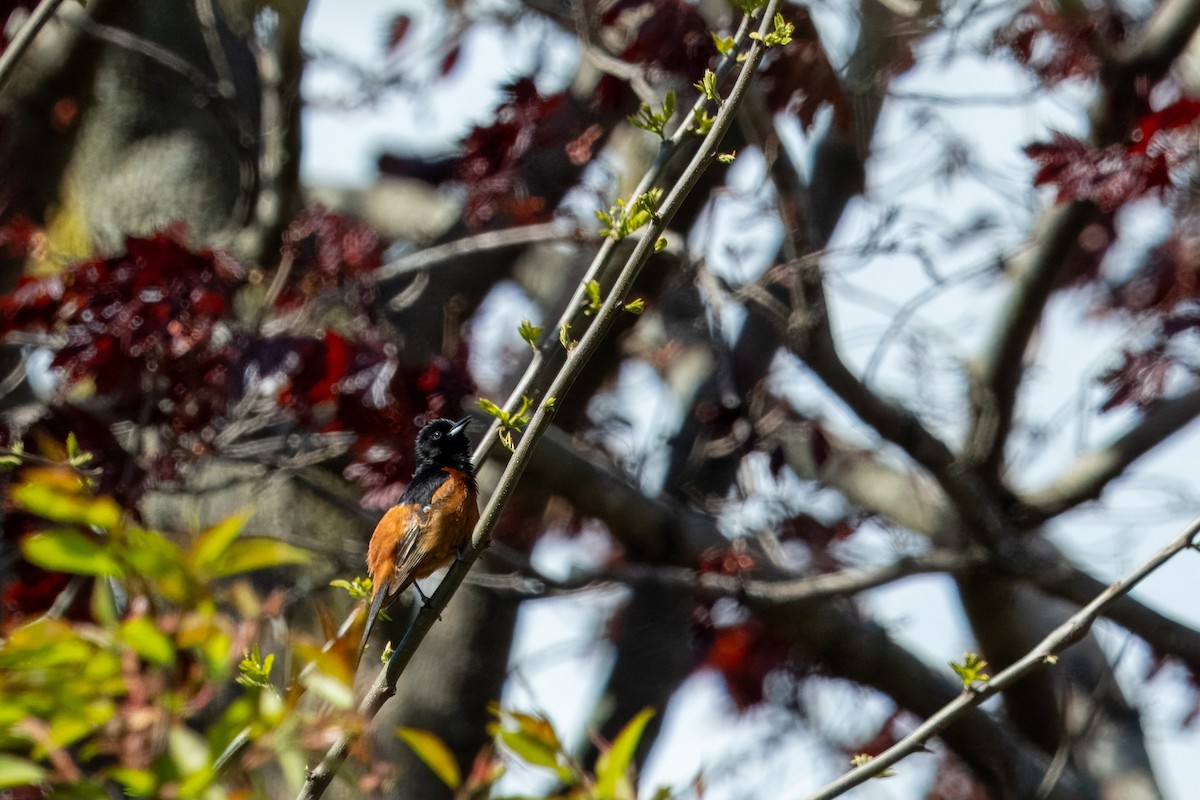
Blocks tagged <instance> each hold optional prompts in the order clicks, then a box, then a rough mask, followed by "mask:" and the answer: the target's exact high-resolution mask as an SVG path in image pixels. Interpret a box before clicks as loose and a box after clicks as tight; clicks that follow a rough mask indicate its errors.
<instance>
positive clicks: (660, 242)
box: [654, 236, 667, 253]
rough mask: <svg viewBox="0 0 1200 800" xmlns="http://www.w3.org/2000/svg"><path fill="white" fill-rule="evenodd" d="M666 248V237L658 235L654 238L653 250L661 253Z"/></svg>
mask: <svg viewBox="0 0 1200 800" xmlns="http://www.w3.org/2000/svg"><path fill="white" fill-rule="evenodd" d="M666 249H667V237H665V236H660V237H658V238H657V239H655V240H654V252H656V253H661V252H662V251H663V250H666Z"/></svg>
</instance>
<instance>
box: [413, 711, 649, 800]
mask: <svg viewBox="0 0 1200 800" xmlns="http://www.w3.org/2000/svg"><path fill="white" fill-rule="evenodd" d="M492 713H493V715H494V716H495V717H496V721H495V722H493V723H492V724H491V725H489V726H488V733H489V735H491V737H492V739H493V743H492V744H489V745H488V746H487V747H486V748H485V749H484V752H483V753H481V754H480V756H479V758H477V759H476V761H475V769H474V771H473V772H472V774H471V775H470V776H469V777H468V778H467V779H466V780H465V781H464V779H463V776H462V773H461V772H460V770H459V768H458V765H457V763H456V762H455V760H454V756H453V754H452V753H451V752H450V749H449V748H448V747H446V745H445V743H444V742H442V740H441V739H439V738H438V737H437V736H436V735H434V734H432V733H430V732H429V731H424V730H418V729H415V728H400V729H399V730H397V731H396V735H397V736H398V737H399V738H400V739H401V740H402V741H404V743H405V744H407V745H408V746H409V747H410V748H411V749H412V751H413V753H414V754H415V755H416V756H417V757H418V758H419V759H420V760H421V761H422V762H423V763H424V764H425V765H426V766H427V767H429V769H430V770H432V771H433V773H434V774H435V775H436V776H437V777H438V779H439V780H441V782H442V783H444V784H445V785H446V786H447V787H448V788H449V789H450V790H451V791H453V792H454V796H455V798H474V797H485V796H489V795H488V791H489V789H490V788H491V786H492V785H493V784H494V783H495V782H496V781H498V780H499V779H500V777H501V776H503V775H504V773H505V772H506V771H507V769H508V766H509V765H510V764H512V763H519V764H522V765H524V766H526V767H532V768H534V769H537V770H543V771H546V772H549V773H550V774H551V775H552V776H553V777H554V779H555V781H556V782H557V783H558V784H559V785H560V786H561V787H562V788H561V790H560V791H559V792H558V793H556V794H554V795H552V796H551V797H550V798H548V800H636V798H637V796H638V794H637V784H636V780H635V778H634V774H633V773H634V756H635V754H636V753H637V748H638V743H639V742H641V740H642V735H643V734H644V733H645V730H646V724H647V723H648V722H649V721H650V719H651V718H652V717H653V716H654V711H653V710H652V709H649V708H647V709H643V710H642V711H640V712H638V714H637V715H635V716H634V718H633V719H632V720H630V721H629V722H628V723H627V724H626V725H625V727H624V728H622V729H621V732H620V733H618V734H617V736H616V738H615V739H613V741H612V743H611V744H610V745H608V746H607V747H606V748H602V752H601V753H600V756H599V758H597V759H596V768H595V770H594V771H592V772H589V771H588V770H586V769H585V768H584V767H583V766H582V765H581V764H580V763H579V760H578V759H577V758H575V757H574V756H573V755H571V753H570V752H569V751H568V750H567V748H566V746H565V745H564V744H563V742H562V739H561V738H560V737H559V735H558V732H557V731H556V730H555V729H554V725H553V724H552V723H551V722H550V720H548V719H547V718H546V717H544V716H542V715H540V714H528V713H524V712H519V711H509V710H505V709H501V708H499V707H498V706H493V708H492ZM654 796H655V797H656V798H659V800H668V798H670V797H671V792H670V790H669V789H666V788H663V789H660V790H659V791H658V792H657V793H655V795H654ZM513 800H515V799H513Z"/></svg>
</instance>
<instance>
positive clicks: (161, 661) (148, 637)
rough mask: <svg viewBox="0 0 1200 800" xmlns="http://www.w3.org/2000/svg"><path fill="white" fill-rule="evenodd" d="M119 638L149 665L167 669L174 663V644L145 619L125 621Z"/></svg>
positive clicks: (136, 618)
mask: <svg viewBox="0 0 1200 800" xmlns="http://www.w3.org/2000/svg"><path fill="white" fill-rule="evenodd" d="M119 638H120V640H121V641H122V642H124V643H125V644H127V645H129V647H131V648H133V652H135V653H137V654H138V655H139V656H141V657H142V658H144V659H145V660H146V661H149V662H150V663H151V664H158V665H159V666H164V667H167V666H170V665H171V664H174V663H175V644H174V643H173V642H172V641H171V639H170V637H168V636H167V635H166V634H165V633H163V632H162V631H160V630H159V629H158V628H156V627H155V625H154V623H153V622H152V621H151V620H150V619H148V618H146V617H134V618H133V619H129V620H126V621H125V623H124V624H122V625H121V632H120V635H119Z"/></svg>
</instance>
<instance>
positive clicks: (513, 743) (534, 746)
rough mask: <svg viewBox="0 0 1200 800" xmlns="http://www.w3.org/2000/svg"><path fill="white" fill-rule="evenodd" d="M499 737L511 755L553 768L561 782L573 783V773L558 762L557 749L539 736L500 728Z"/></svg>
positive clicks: (527, 762) (529, 762)
mask: <svg viewBox="0 0 1200 800" xmlns="http://www.w3.org/2000/svg"><path fill="white" fill-rule="evenodd" d="M499 739H500V742H501V743H502V744H503V745H504V746H505V747H507V748H508V749H509V750H511V751H512V752H513V755H515V756H516V757H517V758H519V759H521V760H522V761H524V762H525V763H526V764H529V765H530V766H533V767H543V768H545V769H549V770H553V771H554V773H555V774H556V775H557V776H558V777H559V779H560V780H562V781H563V783H568V784H569V783H574V781H575V774H574V773H573V772H572V771H571V770H569V769H567V768H566V767H564V766H563V765H562V764H559V763H558V751H557V750H555V749H554V748H553V747H551V746H549V745H548V744H547V743H546V742H545V741H543V740H542V739H541V738H539V737H537V736H535V735H532V734H529V733H526V732H524V731H507V730H502V731H500V733H499Z"/></svg>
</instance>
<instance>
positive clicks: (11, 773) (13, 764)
mask: <svg viewBox="0 0 1200 800" xmlns="http://www.w3.org/2000/svg"><path fill="white" fill-rule="evenodd" d="M45 779H46V770H45V769H44V768H43V767H40V766H38V765H37V764H35V763H33V762H32V761H26V760H25V759H23V758H17V757H16V756H14V755H9V754H8V753H0V789H10V788H12V787H14V786H30V785H32V784H36V783H41V782H42V781H44V780H45Z"/></svg>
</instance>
